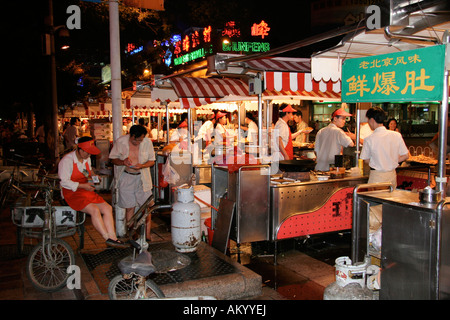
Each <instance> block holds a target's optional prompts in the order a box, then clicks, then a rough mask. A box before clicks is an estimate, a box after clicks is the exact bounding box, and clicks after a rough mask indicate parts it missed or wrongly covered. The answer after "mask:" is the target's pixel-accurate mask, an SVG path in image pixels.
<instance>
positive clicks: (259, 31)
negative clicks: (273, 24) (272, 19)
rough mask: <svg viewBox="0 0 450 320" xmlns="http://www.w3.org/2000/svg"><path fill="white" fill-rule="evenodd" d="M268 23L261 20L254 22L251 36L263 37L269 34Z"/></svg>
mask: <svg viewBox="0 0 450 320" xmlns="http://www.w3.org/2000/svg"><path fill="white" fill-rule="evenodd" d="M269 31H270V28H269V25H268V24H267V23H266V22H265V21H264V20H262V21H261V22H260V23H259V24H256V23H254V24H253V26H252V29H251V33H252V36H256V37H257V36H261V38H263V39H264V37H265V36H268V35H269Z"/></svg>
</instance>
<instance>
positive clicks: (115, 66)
mask: <svg viewBox="0 0 450 320" xmlns="http://www.w3.org/2000/svg"><path fill="white" fill-rule="evenodd" d="M109 37H110V40H109V41H110V43H109V45H110V59H111V103H112V120H113V140H114V141H116V140H117V139H118V138H119V137H120V136H121V135H122V80H121V66H120V33H119V2H118V1H117V0H109ZM118 171H119V170H118V169H117V168H116V166H114V176H115V178H114V180H115V182H117V180H118V179H119V177H118V176H117V175H118ZM115 185H116V186H117V183H115ZM117 191H118V190H117V187H115V188H113V197H114V198H115V199H116V200H117ZM114 202H115V201H114ZM114 210H115V219H116V234H117V236H118V237H125V236H126V234H127V228H126V225H127V223H126V217H125V209H123V208H120V207H119V206H117V205H116V203H114Z"/></svg>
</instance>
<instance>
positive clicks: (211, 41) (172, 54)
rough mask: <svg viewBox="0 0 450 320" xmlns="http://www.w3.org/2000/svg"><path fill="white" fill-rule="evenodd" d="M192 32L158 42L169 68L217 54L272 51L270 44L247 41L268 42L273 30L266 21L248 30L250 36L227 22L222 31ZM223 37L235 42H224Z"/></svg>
mask: <svg viewBox="0 0 450 320" xmlns="http://www.w3.org/2000/svg"><path fill="white" fill-rule="evenodd" d="M190 30H191V31H190V32H188V33H186V34H184V35H176V36H173V37H172V38H171V39H170V41H169V40H166V41H161V42H155V43H157V44H158V45H160V46H161V47H164V48H163V53H162V54H161V58H162V60H163V61H164V63H165V65H166V66H168V67H171V66H179V65H182V64H184V63H187V62H191V61H194V60H196V59H200V58H204V57H206V56H207V55H209V54H214V53H215V51H218V52H239V53H257V52H267V51H270V44H269V43H268V42H262V41H250V42H247V41H245V40H251V39H252V38H251V36H254V37H255V36H256V37H261V38H262V39H264V37H267V36H268V35H269V31H270V28H269V26H268V24H267V23H266V22H264V20H262V21H261V22H260V23H254V24H253V26H252V27H251V28H249V29H247V32H246V34H243V33H244V32H241V29H240V28H239V27H238V26H237V23H236V22H234V21H229V22H226V23H225V25H224V28H223V29H222V30H217V29H212V27H211V26H207V27H205V28H191V29H190ZM223 37H226V38H228V40H232V41H228V42H222V40H223ZM213 48H214V49H213Z"/></svg>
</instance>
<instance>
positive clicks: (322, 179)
mask: <svg viewBox="0 0 450 320" xmlns="http://www.w3.org/2000/svg"><path fill="white" fill-rule="evenodd" d="M316 177H317V180H319V181H324V180H328V179H330V176H316Z"/></svg>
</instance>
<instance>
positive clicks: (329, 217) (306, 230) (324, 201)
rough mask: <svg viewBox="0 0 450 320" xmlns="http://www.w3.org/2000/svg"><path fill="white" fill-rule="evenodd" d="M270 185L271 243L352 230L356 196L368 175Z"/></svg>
mask: <svg viewBox="0 0 450 320" xmlns="http://www.w3.org/2000/svg"><path fill="white" fill-rule="evenodd" d="M312 179H313V180H310V181H304V182H294V183H290V184H277V185H274V184H272V185H271V186H270V198H271V201H270V205H271V208H270V210H271V240H279V239H286V238H294V237H300V236H305V235H311V234H318V233H326V232H332V231H339V230H347V229H351V226H352V193H353V189H354V187H355V186H357V185H359V184H364V183H366V182H367V179H368V178H367V177H366V176H353V177H345V178H342V179H329V180H326V181H318V180H317V179H315V177H312Z"/></svg>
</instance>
